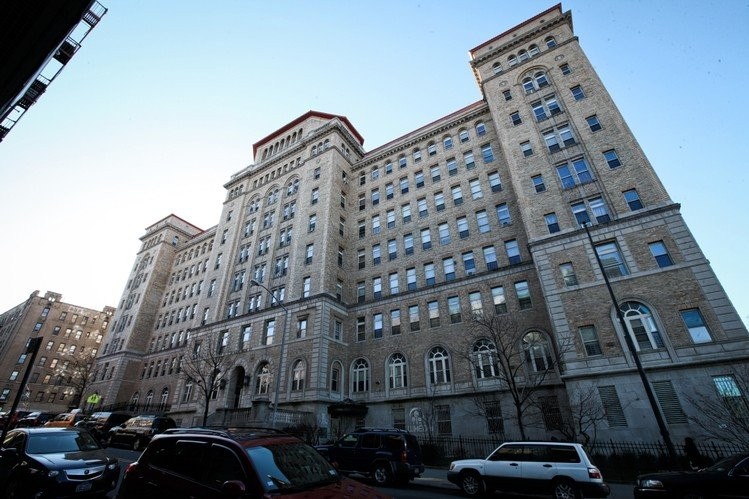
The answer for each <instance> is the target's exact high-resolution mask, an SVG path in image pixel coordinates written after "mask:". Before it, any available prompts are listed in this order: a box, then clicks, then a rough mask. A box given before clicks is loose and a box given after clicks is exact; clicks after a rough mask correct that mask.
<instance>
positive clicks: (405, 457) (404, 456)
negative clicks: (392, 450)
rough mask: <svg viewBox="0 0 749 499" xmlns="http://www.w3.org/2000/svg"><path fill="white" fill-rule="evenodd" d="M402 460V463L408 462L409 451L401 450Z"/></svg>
mask: <svg viewBox="0 0 749 499" xmlns="http://www.w3.org/2000/svg"><path fill="white" fill-rule="evenodd" d="M401 462H402V463H407V462H408V452H407V451H403V452H401Z"/></svg>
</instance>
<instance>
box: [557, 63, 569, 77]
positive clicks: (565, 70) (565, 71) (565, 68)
mask: <svg viewBox="0 0 749 499" xmlns="http://www.w3.org/2000/svg"><path fill="white" fill-rule="evenodd" d="M559 70H560V71H562V74H563V75H564V76H567V75H568V74H570V73H571V72H572V70H571V69H570V65H569V64H567V63H566V62H565V63H564V64H562V65H561V66H559Z"/></svg>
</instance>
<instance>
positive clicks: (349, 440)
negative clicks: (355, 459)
mask: <svg viewBox="0 0 749 499" xmlns="http://www.w3.org/2000/svg"><path fill="white" fill-rule="evenodd" d="M358 441H359V435H354V434H351V433H349V434H348V435H345V436H344V437H343V438H341V439H340V440H339V441H338V445H340V446H341V447H356V443H357V442H358Z"/></svg>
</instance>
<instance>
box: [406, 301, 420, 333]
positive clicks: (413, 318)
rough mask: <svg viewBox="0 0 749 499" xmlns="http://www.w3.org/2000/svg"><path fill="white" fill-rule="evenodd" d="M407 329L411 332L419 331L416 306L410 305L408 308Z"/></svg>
mask: <svg viewBox="0 0 749 499" xmlns="http://www.w3.org/2000/svg"><path fill="white" fill-rule="evenodd" d="M408 328H409V330H411V331H418V330H420V329H421V320H420V318H419V306H418V305H411V306H409V307H408Z"/></svg>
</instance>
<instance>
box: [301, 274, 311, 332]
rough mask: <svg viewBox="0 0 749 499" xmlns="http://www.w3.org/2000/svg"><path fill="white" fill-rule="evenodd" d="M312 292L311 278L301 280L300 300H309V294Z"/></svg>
mask: <svg viewBox="0 0 749 499" xmlns="http://www.w3.org/2000/svg"><path fill="white" fill-rule="evenodd" d="M311 290H312V277H310V276H307V277H305V278H304V279H302V298H309V295H310V292H311ZM306 322H307V321H306V319H305V325H306Z"/></svg>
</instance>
